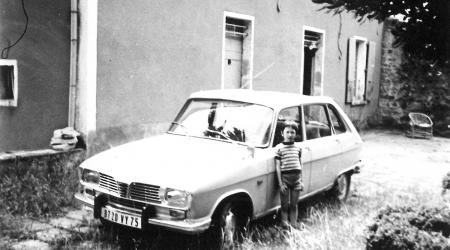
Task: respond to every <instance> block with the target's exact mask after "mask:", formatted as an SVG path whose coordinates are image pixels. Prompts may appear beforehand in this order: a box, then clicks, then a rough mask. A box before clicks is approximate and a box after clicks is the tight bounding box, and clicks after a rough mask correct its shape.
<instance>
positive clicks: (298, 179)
mask: <svg viewBox="0 0 450 250" xmlns="http://www.w3.org/2000/svg"><path fill="white" fill-rule="evenodd" d="M281 181H282V182H283V183H284V184H285V185H286V186H287V187H288V188H289V189H293V190H298V191H303V183H302V171H289V172H281Z"/></svg>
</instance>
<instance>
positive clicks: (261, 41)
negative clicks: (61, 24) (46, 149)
mask: <svg viewBox="0 0 450 250" xmlns="http://www.w3.org/2000/svg"><path fill="white" fill-rule="evenodd" d="M39 1H41V2H46V1H42V0H39ZM25 2H26V3H28V2H29V1H25ZM30 2H31V1H30ZM62 2H64V4H65V5H64V6H65V8H66V10H65V13H66V14H65V17H66V19H65V27H66V29H64V30H65V32H66V33H65V34H66V38H67V36H69V35H68V31H67V27H70V21H71V20H72V28H71V30H72V39H70V37H69V38H67V39H66V40H61V41H60V42H61V43H63V44H65V45H64V46H63V45H58V46H63V47H64V48H71V50H70V51H67V50H66V51H64V53H65V56H66V57H67V58H70V62H72V63H69V59H67V58H66V61H64V62H65V63H64V64H63V65H61V64H60V65H58V67H64V69H60V68H57V69H56V70H58V71H56V70H53V69H52V72H55V74H56V73H57V72H59V71H64V72H67V74H66V75H65V80H66V82H64V83H62V82H59V84H60V86H59V87H61V88H64V89H65V91H66V92H65V94H64V95H63V97H62V98H63V99H65V100H66V106H65V108H61V112H62V111H64V110H65V111H64V112H65V113H64V112H62V113H61V114H62V115H63V117H64V118H65V119H66V121H67V122H66V124H64V122H62V123H55V122H53V123H52V126H49V125H47V126H44V125H41V124H36V125H37V126H40V127H41V128H40V129H44V127H45V129H46V133H48V132H51V131H52V129H53V128H55V127H58V126H59V127H61V126H64V125H70V126H74V127H75V128H76V129H77V130H79V131H81V132H82V133H83V134H84V135H85V136H86V137H87V142H88V148H89V150H90V154H94V153H96V152H99V151H102V150H105V149H107V148H110V147H113V146H115V145H118V144H122V143H124V142H127V141H130V140H135V139H139V138H143V137H147V136H150V135H154V134H158V133H161V132H163V131H165V130H166V129H167V128H168V125H169V123H170V121H171V120H172V119H173V118H174V117H175V115H176V114H177V112H178V109H179V108H180V107H181V106H182V104H183V103H184V101H185V99H186V98H187V97H188V96H189V94H190V93H191V92H194V91H199V90H207V89H221V88H248V89H254V90H276V91H288V92H296V93H303V94H307V95H328V96H332V97H333V98H334V99H335V100H336V101H337V102H338V103H339V104H340V105H341V106H343V107H344V109H345V111H346V112H347V113H348V114H349V116H350V117H351V119H352V120H353V121H354V122H355V123H356V124H357V126H359V127H364V126H365V124H366V121H367V119H368V118H369V117H371V116H373V115H374V113H375V112H376V109H377V106H378V93H379V80H380V57H381V41H382V28H383V27H382V26H383V25H382V24H379V23H377V22H368V21H367V22H365V23H363V24H359V23H358V22H357V21H356V20H355V19H354V18H353V15H352V14H348V13H346V14H344V13H343V14H342V15H331V14H329V13H326V12H324V11H319V9H320V7H321V6H319V5H316V4H314V3H312V2H311V1H296V0H278V1H277V0H274V1H258V0H247V1H233V0H227V1H200V0H191V1H187V0H183V1H172V0H169V1H167V0H165V1H156V0H151V1H149V0H145V1H144V0H137V1H118V0H72V1H71V2H69V1H62ZM52 3H53V2H52ZM58 3H59V2H58ZM47 4H48V3H47ZM36 5H37V4H36ZM70 8H72V9H73V11H72V13H75V15H72V17H71V20H70V18H67V16H68V15H67V13H68V12H70ZM69 16H70V13H69ZM0 18H3V17H1V16H0ZM49 18H50V17H49ZM74 20H75V21H74ZM2 23H3V22H2ZM74 24H75V25H74ZM69 30H70V29H69ZM74 30H76V32H74ZM0 32H2V30H1V29H0ZM0 35H1V33H0ZM74 40H75V41H76V46H72V47H70V43H71V42H70V41H74ZM30 46H35V47H36V46H37V45H34V44H33V45H30ZM61 54H63V52H61ZM23 60H24V61H25V60H33V58H24V59H23ZM70 65H72V67H70ZM74 65H75V66H76V67H74ZM18 68H19V72H18V75H19V80H21V81H20V82H19V96H20V97H21V98H22V93H21V86H22V85H25V84H30V85H31V83H28V82H22V79H21V76H22V73H21V72H22V71H21V66H20V62H19V65H18ZM69 69H70V70H69ZM69 71H70V72H72V73H71V74H69V73H68V72H69ZM73 76H76V77H73ZM23 81H25V79H24V80H23ZM70 86H76V87H74V88H71V87H70ZM41 94H42V93H41ZM23 96H24V97H23V98H24V100H22V99H21V98H19V103H18V105H17V107H16V108H20V107H21V106H22V105H27V103H26V102H27V101H26V98H27V97H26V95H25V93H24V94H23ZM38 97H40V98H44V99H45V98H46V96H45V95H42V96H41V95H38ZM21 100H22V101H21ZM67 106H68V107H67ZM41 108H42V107H41ZM1 109H3V110H1ZM5 109H8V108H5V107H0V112H2V111H3V113H0V115H1V117H0V118H1V119H2V121H3V119H8V115H11V114H5V111H4V110H5ZM9 109H10V108H9ZM13 109H14V108H13ZM5 126H6V125H3V124H2V125H0V132H1V133H2V134H3V131H4V127H5ZM48 139H49V138H48ZM2 144H3V142H2V141H1V142H0V146H2V147H3V148H2V149H3V150H5V149H7V146H4V145H2ZM20 145H21V144H17V146H18V147H16V146H13V145H12V144H10V146H11V147H12V148H11V149H20V147H21V146H20ZM35 146H46V144H44V143H41V144H39V145H38V144H36V145H35ZM33 147H34V146H33Z"/></svg>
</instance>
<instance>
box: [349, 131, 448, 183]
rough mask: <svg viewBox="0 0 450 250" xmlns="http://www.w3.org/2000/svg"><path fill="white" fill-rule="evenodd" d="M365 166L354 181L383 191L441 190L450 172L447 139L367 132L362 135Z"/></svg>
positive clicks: (393, 132)
mask: <svg viewBox="0 0 450 250" xmlns="http://www.w3.org/2000/svg"><path fill="white" fill-rule="evenodd" d="M361 137H362V138H363V141H364V152H363V157H364V160H365V164H366V166H365V167H364V169H363V170H362V171H361V174H360V175H356V176H355V181H360V182H366V183H369V184H368V185H375V186H379V187H380V186H382V187H384V188H389V187H396V189H399V188H405V189H407V188H411V187H414V186H420V188H421V189H422V188H423V189H430V191H436V190H437V189H438V190H439V191H440V190H441V187H442V186H441V185H442V178H443V176H444V175H445V174H446V173H447V172H449V171H450V139H448V138H442V137H433V138H431V139H419V138H410V137H406V136H405V135H404V133H403V132H401V131H385V130H370V131H365V132H362V133H361Z"/></svg>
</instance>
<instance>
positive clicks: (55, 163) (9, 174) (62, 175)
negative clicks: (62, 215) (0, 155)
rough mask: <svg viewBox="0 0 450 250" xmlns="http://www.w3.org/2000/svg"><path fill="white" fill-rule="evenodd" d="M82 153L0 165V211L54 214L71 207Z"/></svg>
mask: <svg viewBox="0 0 450 250" xmlns="http://www.w3.org/2000/svg"><path fill="white" fill-rule="evenodd" d="M82 159H83V153H80V152H76V151H75V152H72V153H59V154H55V155H50V156H38V157H30V158H22V159H18V160H17V161H16V162H13V164H2V165H1V166H0V168H1V173H2V174H1V178H0V200H1V201H2V202H1V203H0V211H5V212H7V213H10V214H12V215H30V216H42V215H52V214H57V213H59V212H61V211H62V208H63V207H67V206H70V205H73V202H74V198H73V195H74V193H75V192H76V190H77V188H78V170H77V168H76V167H77V166H78V164H79V163H80V162H81V160H82Z"/></svg>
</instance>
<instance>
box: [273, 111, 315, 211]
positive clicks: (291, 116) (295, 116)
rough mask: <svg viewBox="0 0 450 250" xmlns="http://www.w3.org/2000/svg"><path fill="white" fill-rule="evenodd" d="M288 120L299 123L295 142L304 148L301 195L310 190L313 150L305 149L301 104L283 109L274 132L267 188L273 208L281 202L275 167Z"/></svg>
mask: <svg viewBox="0 0 450 250" xmlns="http://www.w3.org/2000/svg"><path fill="white" fill-rule="evenodd" d="M287 120H292V121H294V122H296V123H297V124H298V131H297V137H296V138H295V143H296V144H298V145H299V146H300V148H302V158H301V161H302V164H303V183H304V186H305V189H304V190H303V191H302V192H301V193H300V196H304V195H306V194H307V193H308V192H309V190H308V189H307V187H308V186H309V180H310V173H311V171H310V161H311V152H310V151H308V150H305V149H304V146H303V138H304V130H303V121H302V116H301V106H294V107H289V108H285V109H282V110H281V111H280V112H279V114H278V118H277V124H276V126H275V131H274V133H273V143H272V147H271V148H270V149H269V151H270V152H271V154H272V158H271V159H270V160H269V161H268V163H267V166H268V173H269V176H268V189H267V209H268V210H270V209H273V208H275V207H276V206H278V205H279V204H280V195H279V193H280V191H279V188H278V187H279V184H278V179H277V173H276V169H275V146H276V145H278V144H279V143H281V142H282V136H281V133H282V129H283V124H284V122H285V121H287Z"/></svg>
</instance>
